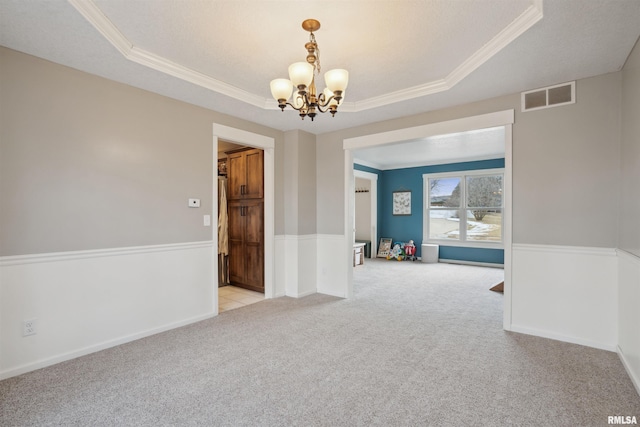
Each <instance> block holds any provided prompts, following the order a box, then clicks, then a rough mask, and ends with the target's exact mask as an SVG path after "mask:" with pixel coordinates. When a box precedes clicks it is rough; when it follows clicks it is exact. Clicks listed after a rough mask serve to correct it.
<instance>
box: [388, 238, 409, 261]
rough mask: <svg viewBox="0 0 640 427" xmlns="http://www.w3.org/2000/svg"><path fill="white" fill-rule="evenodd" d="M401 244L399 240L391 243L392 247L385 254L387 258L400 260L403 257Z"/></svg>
mask: <svg viewBox="0 0 640 427" xmlns="http://www.w3.org/2000/svg"><path fill="white" fill-rule="evenodd" d="M403 245H404V244H403V243H401V242H395V243H394V244H393V249H391V252H389V255H387V259H395V260H398V261H402V260H403V259H404V257H405V253H404V249H402V247H403Z"/></svg>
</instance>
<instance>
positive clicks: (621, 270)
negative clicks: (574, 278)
mask: <svg viewBox="0 0 640 427" xmlns="http://www.w3.org/2000/svg"><path fill="white" fill-rule="evenodd" d="M617 252H618V355H619V356H620V359H621V360H622V363H623V364H624V367H625V369H626V370H627V372H628V373H629V377H630V378H631V381H632V382H633V385H634V386H635V387H636V390H637V391H638V394H640V332H639V331H638V329H639V323H638V307H640V257H638V256H636V255H634V254H631V253H629V252H626V251H624V250H621V249H619V250H618V251H617Z"/></svg>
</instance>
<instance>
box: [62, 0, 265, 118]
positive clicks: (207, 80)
mask: <svg viewBox="0 0 640 427" xmlns="http://www.w3.org/2000/svg"><path fill="white" fill-rule="evenodd" d="M68 1H69V3H70V4H71V5H72V6H73V7H74V8H75V9H76V10H77V11H78V12H80V14H81V15H82V16H84V18H85V19H86V20H87V21H89V23H90V24H91V25H93V27H94V28H95V29H96V30H98V32H99V33H100V34H102V35H103V36H104V38H106V39H107V41H108V42H109V43H111V44H112V45H113V46H114V47H115V48H116V49H117V50H118V51H119V52H120V53H121V54H122V55H123V56H124V57H125V58H126V59H128V60H130V61H133V62H135V63H138V64H140V65H144V66H145V67H149V68H151V69H153V70H156V71H159V72H161V73H164V74H168V75H170V76H173V77H176V78H179V79H181V80H184V81H186V82H189V83H193V84H195V85H198V86H200V87H204V88H206V89H210V90H212V91H214V92H217V93H220V94H222V95H226V96H229V97H231V98H234V99H237V100H239V101H242V102H246V103H247V104H251V105H253V106H256V107H259V108H263V109H275V108H277V104H276V102H275V101H273V102H269V100H267V99H265V98H263V97H261V96H258V95H254V94H252V93H250V92H247V91H246V90H242V89H239V88H237V87H235V86H232V85H230V84H228V83H225V82H222V81H220V80H217V79H214V78H213V77H210V76H207V75H206V74H202V73H200V72H198V71H195V70H192V69H191V68H188V67H185V66H183V65H180V64H177V63H175V62H172V61H170V60H168V59H166V58H164V57H162V56H159V55H156V54H154V53H152V52H148V51H146V50H144V49H140V48H138V47H135V46H134V45H133V43H131V42H130V41H129V40H128V39H127V38H126V37H125V36H124V35H123V34H122V33H121V32H120V30H118V28H117V27H116V26H115V25H113V23H112V22H111V21H110V20H109V19H108V18H107V17H106V16H105V15H104V13H102V11H101V10H100V8H98V6H96V4H95V3H94V2H93V1H92V0H68ZM271 104H273V105H271Z"/></svg>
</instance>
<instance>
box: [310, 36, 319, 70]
mask: <svg viewBox="0 0 640 427" xmlns="http://www.w3.org/2000/svg"><path fill="white" fill-rule="evenodd" d="M309 40H310V41H311V43H313V46H314V47H315V51H316V52H315V56H316V60H315V62H314V63H313V66H314V67H315V69H316V73H318V74H319V73H320V47H319V46H318V43H316V36H315V34H313V33H310V36H309Z"/></svg>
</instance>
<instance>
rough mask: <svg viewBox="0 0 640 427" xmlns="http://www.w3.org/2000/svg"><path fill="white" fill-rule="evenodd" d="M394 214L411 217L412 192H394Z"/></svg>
mask: <svg viewBox="0 0 640 427" xmlns="http://www.w3.org/2000/svg"><path fill="white" fill-rule="evenodd" d="M393 214H394V215H411V191H408V190H402V191H394V192H393Z"/></svg>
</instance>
